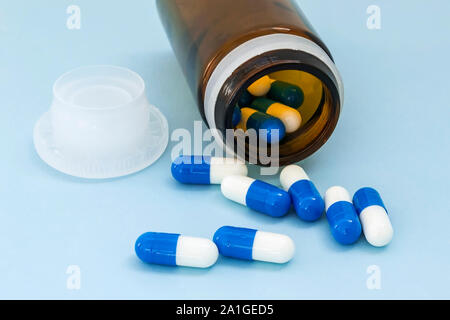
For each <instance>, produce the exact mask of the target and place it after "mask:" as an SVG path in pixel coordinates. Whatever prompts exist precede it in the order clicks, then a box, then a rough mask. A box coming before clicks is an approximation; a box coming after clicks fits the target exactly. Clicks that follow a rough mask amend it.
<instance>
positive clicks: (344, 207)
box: [325, 186, 362, 244]
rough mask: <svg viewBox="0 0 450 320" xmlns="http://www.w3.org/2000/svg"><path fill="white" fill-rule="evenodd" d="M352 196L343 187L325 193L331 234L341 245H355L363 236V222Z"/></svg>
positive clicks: (333, 188)
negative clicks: (360, 219)
mask: <svg viewBox="0 0 450 320" xmlns="http://www.w3.org/2000/svg"><path fill="white" fill-rule="evenodd" d="M351 201H352V200H351V198H350V195H349V193H348V191H347V190H346V189H344V188H343V187H338V186H336V187H331V188H330V189H328V190H327V192H326V193H325V207H326V211H327V219H328V223H329V224H330V228H331V234H332V235H333V237H334V239H336V241H337V242H339V243H341V244H352V243H355V242H356V241H357V240H358V239H359V237H360V236H361V231H362V228H361V222H360V221H359V218H358V214H357V213H356V210H355V207H354V206H353V204H352V202H351Z"/></svg>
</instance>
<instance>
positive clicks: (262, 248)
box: [214, 227, 295, 263]
mask: <svg viewBox="0 0 450 320" xmlns="http://www.w3.org/2000/svg"><path fill="white" fill-rule="evenodd" d="M214 243H215V244H216V245H217V247H218V249H219V252H220V254H221V255H224V256H226V257H231V258H236V259H242V260H257V261H265V262H273V263H286V262H288V261H290V260H291V259H292V258H293V256H294V253H295V245H294V242H293V241H292V239H291V238H289V237H288V236H286V235H283V234H277V233H271V232H264V231H258V230H254V229H246V228H236V227H222V228H220V229H219V230H217V231H216V233H215V234H214Z"/></svg>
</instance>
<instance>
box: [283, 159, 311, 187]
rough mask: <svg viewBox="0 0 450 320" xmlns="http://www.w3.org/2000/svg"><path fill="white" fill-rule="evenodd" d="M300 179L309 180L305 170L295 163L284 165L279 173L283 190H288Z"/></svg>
mask: <svg viewBox="0 0 450 320" xmlns="http://www.w3.org/2000/svg"><path fill="white" fill-rule="evenodd" d="M301 180H310V179H309V177H308V175H307V174H306V172H305V170H303V168H302V167H300V166H297V165H290V166H287V167H285V168H284V169H283V170H282V171H281V173H280V182H281V185H282V186H283V189H284V190H285V191H289V189H290V188H291V187H292V185H293V184H294V183H296V182H297V181H301Z"/></svg>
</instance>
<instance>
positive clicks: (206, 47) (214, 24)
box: [157, 0, 328, 115]
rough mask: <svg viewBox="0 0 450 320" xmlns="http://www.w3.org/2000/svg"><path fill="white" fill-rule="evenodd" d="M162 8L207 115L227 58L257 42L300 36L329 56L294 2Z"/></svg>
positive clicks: (212, 0)
mask: <svg viewBox="0 0 450 320" xmlns="http://www.w3.org/2000/svg"><path fill="white" fill-rule="evenodd" d="M157 5H158V10H159V14H160V17H161V20H162V22H163V25H164V27H165V30H166V32H167V34H168V37H169V39H170V41H171V43H172V47H173V49H174V51H175V54H176V55H177V58H178V61H179V63H180V65H181V67H182V68H183V71H184V73H185V75H186V78H187V80H188V83H189V85H190V86H191V90H192V92H193V94H194V95H195V96H196V98H197V99H198V104H199V107H200V112H201V113H202V115H204V112H203V95H204V92H205V89H206V85H207V82H208V79H209V77H210V76H211V74H212V72H213V71H214V68H215V67H216V66H217V64H218V63H219V62H220V60H221V59H222V58H223V57H224V56H226V55H227V53H229V52H230V51H231V50H233V49H234V48H236V47H237V46H239V45H240V44H242V43H244V42H246V41H248V40H250V39H252V38H255V37H258V36H262V35H267V34H273V33H287V34H295V35H299V36H302V37H305V38H308V39H310V40H312V41H314V42H315V43H317V44H318V45H319V46H321V47H322V48H323V49H324V50H325V51H326V52H327V53H328V49H327V48H326V46H325V45H324V44H323V43H322V41H321V40H320V39H319V37H318V36H317V35H316V33H315V31H314V30H313V28H312V27H311V25H310V24H309V22H308V21H307V19H306V18H305V16H304V15H303V13H302V12H301V11H300V9H299V8H298V7H297V5H296V4H295V2H294V1H291V0H236V1H235V0H157Z"/></svg>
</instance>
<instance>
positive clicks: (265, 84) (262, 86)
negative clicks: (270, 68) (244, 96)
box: [247, 76, 275, 97]
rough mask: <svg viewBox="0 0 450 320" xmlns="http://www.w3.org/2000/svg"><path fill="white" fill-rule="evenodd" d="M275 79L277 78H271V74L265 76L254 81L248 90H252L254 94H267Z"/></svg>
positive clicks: (251, 92) (259, 95)
mask: <svg viewBox="0 0 450 320" xmlns="http://www.w3.org/2000/svg"><path fill="white" fill-rule="evenodd" d="M274 81H275V80H272V79H270V78H269V76H264V77H262V78H260V79H258V80H256V81H255V82H253V83H252V84H251V85H250V86H249V87H248V88H247V90H248V92H250V94H251V95H252V96H255V97H262V96H265V95H266V94H267V93H268V92H269V91H270V88H271V87H272V82H274Z"/></svg>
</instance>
